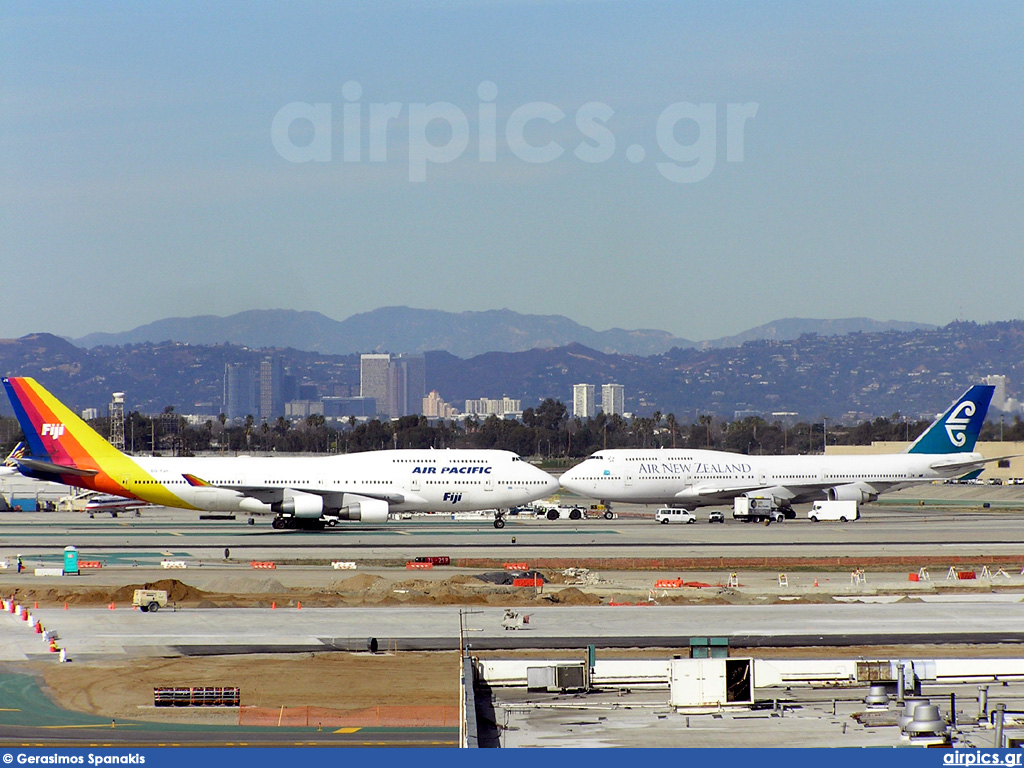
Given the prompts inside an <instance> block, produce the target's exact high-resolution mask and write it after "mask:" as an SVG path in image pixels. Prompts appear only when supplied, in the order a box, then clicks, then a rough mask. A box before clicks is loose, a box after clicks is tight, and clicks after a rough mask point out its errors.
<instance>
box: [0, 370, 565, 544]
mask: <svg viewBox="0 0 1024 768" xmlns="http://www.w3.org/2000/svg"><path fill="white" fill-rule="evenodd" d="M2 381H3V385H4V387H5V388H6V390H7V395H8V397H9V398H10V400H11V405H13V406H14V413H15V415H16V416H17V417H18V422H19V423H20V424H21V429H22V431H23V432H24V433H25V439H26V442H27V444H28V451H27V452H22V453H21V454H20V455H14V454H12V456H11V460H12V461H13V462H14V465H15V466H16V467H17V469H18V471H19V472H21V474H23V475H26V476H28V477H33V478H37V479H41V480H48V481H51V482H55V483H63V484H65V485H70V486H74V487H77V488H86V489H89V490H92V491H98V492H100V493H106V494H111V495H114V496H120V497H123V498H126V499H137V500H140V501H145V502H149V503H151V504H157V505H162V506H167V507H179V508H183V509H195V510H204V511H211V512H235V511H238V512H247V513H252V514H260V513H262V514H274V515H275V516H274V520H273V526H274V528H309V529H323V528H324V527H325V526H328V525H330V526H333V525H335V524H336V523H337V522H338V521H339V520H360V521H362V522H366V523H380V522H384V521H385V520H387V519H388V513H389V512H425V511H444V512H458V511H471V510H483V509H496V510H501V509H504V508H507V507H511V506H515V505H519V504H525V503H527V502H530V501H534V500H536V499H540V498H543V497H544V496H548V495H550V494H551V493H552V492H553V491H555V490H556V489H557V488H558V481H557V480H555V479H554V478H553V477H551V476H550V475H549V474H547V473H546V472H543V471H541V470H540V469H537V468H536V467H534V466H532V465H531V464H529V463H528V462H525V461H522V460H521V459H520V458H519V457H518V456H517V455H515V454H514V453H511V452H509V451H493V450H391V451H371V452H367V453H353V454H347V455H343V456H325V457H314V458H287V457H281V458H262V457H246V456H240V457H231V458H225V457H213V458H160V457H141V456H138V457H136V456H129V455H128V454H125V453H122V452H121V451H119V450H117V449H116V448H114V446H112V445H111V444H110V443H108V442H107V441H106V440H104V439H103V437H101V436H100V435H99V434H98V433H97V432H96V431H95V430H94V429H92V427H90V426H89V425H88V424H86V423H85V422H84V421H82V419H80V418H79V417H78V416H76V415H75V414H74V413H73V412H72V411H71V410H70V409H69V408H68V407H67V406H65V405H64V404H63V403H61V402H60V401H59V400H58V399H57V398H56V397H54V396H53V395H52V394H50V392H48V391H47V390H46V389H45V388H43V387H42V386H41V385H40V384H39V383H38V382H36V381H35V380H34V379H30V378H13V377H12V378H5V379H3V380H2ZM494 525H495V527H497V528H500V527H502V526H503V525H504V522H503V519H502V516H501V514H500V513H499V514H497V515H496V517H495V520H494Z"/></svg>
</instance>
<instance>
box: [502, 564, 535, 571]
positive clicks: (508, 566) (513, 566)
mask: <svg viewBox="0 0 1024 768" xmlns="http://www.w3.org/2000/svg"><path fill="white" fill-rule="evenodd" d="M529 569H530V565H529V563H505V570H506V571H527V570H529Z"/></svg>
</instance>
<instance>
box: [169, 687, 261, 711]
mask: <svg viewBox="0 0 1024 768" xmlns="http://www.w3.org/2000/svg"><path fill="white" fill-rule="evenodd" d="M240 699H241V694H240V692H239V689H238V688H225V687H211V686H205V687H190V688H171V687H167V686H163V687H160V688H154V689H153V706H155V707H237V706H238V705H239V703H240Z"/></svg>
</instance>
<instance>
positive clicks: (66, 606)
mask: <svg viewBox="0 0 1024 768" xmlns="http://www.w3.org/2000/svg"><path fill="white" fill-rule="evenodd" d="M67 609H68V604H67V603H64V610H65V611H66V610H67Z"/></svg>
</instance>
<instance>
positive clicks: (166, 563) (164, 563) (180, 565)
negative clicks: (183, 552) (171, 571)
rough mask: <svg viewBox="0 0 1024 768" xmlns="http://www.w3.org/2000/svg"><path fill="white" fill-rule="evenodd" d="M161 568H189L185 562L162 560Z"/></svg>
mask: <svg viewBox="0 0 1024 768" xmlns="http://www.w3.org/2000/svg"><path fill="white" fill-rule="evenodd" d="M160 567H161V568H188V565H187V564H186V563H185V561H184V560H161V561H160Z"/></svg>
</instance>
